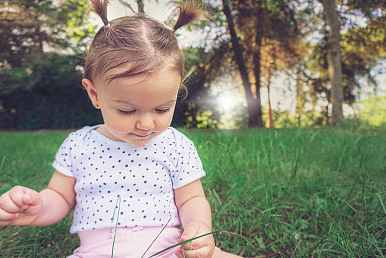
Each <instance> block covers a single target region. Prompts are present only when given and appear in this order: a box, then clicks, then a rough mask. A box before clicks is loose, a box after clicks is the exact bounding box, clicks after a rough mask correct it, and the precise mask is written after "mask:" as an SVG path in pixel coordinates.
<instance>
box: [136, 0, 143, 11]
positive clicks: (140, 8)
mask: <svg viewBox="0 0 386 258" xmlns="http://www.w3.org/2000/svg"><path fill="white" fill-rule="evenodd" d="M137 7H138V14H140V15H144V14H145V9H144V8H145V5H144V4H143V1H142V0H137Z"/></svg>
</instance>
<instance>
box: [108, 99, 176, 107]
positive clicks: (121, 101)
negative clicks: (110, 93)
mask: <svg viewBox="0 0 386 258" xmlns="http://www.w3.org/2000/svg"><path fill="white" fill-rule="evenodd" d="M112 101H113V102H116V103H119V104H120V103H123V104H129V105H134V104H133V103H130V102H128V101H125V100H119V99H117V100H112ZM176 101H177V100H176V99H173V100H170V101H167V102H165V103H162V104H159V105H157V106H162V105H169V104H173V103H174V102H176Z"/></svg>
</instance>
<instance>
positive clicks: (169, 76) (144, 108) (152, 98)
mask: <svg viewBox="0 0 386 258" xmlns="http://www.w3.org/2000/svg"><path fill="white" fill-rule="evenodd" d="M121 72H124V67H122V68H114V69H112V70H110V71H108V72H107V73H106V74H105V75H104V76H101V77H100V78H98V79H97V80H95V81H94V84H93V83H92V82H91V81H88V80H87V79H84V80H83V84H84V86H85V87H86V89H87V91H88V93H89V96H90V98H91V100H92V102H93V104H94V105H95V106H97V107H99V108H100V109H101V111H102V116H103V120H104V122H105V125H104V126H102V127H100V128H98V129H97V130H98V131H99V132H100V133H102V134H104V135H105V136H107V137H109V138H110V139H112V140H115V141H124V142H127V143H130V144H132V145H135V146H143V145H144V144H146V143H148V142H149V141H150V140H151V139H152V138H154V137H155V136H157V135H159V134H160V133H162V132H163V131H164V130H166V129H167V128H168V127H169V126H170V123H171V121H172V118H173V113H174V109H175V105H176V101H177V94H178V90H179V87H180V83H181V76H180V74H179V73H178V71H177V70H176V69H173V68H172V67H170V66H166V67H164V68H163V69H160V70H158V71H156V72H154V73H150V74H143V75H138V76H134V77H131V78H124V77H123V78H118V79H114V80H113V81H111V82H108V81H107V80H106V78H108V76H110V75H113V74H118V73H121ZM88 83H91V84H93V85H92V86H93V87H94V91H95V92H94V93H93V92H91V93H90V89H89V88H90V87H89V86H87V84H88Z"/></svg>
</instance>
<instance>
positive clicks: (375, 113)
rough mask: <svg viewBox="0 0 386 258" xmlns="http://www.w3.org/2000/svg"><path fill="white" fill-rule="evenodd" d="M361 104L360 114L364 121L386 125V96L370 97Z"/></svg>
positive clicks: (370, 123)
mask: <svg viewBox="0 0 386 258" xmlns="http://www.w3.org/2000/svg"><path fill="white" fill-rule="evenodd" d="M361 104H362V105H363V108H361V109H360V111H359V115H358V116H359V118H360V119H361V120H362V121H363V122H365V123H367V124H369V125H371V126H382V125H386V97H380V98H370V99H367V100H365V101H362V102H361Z"/></svg>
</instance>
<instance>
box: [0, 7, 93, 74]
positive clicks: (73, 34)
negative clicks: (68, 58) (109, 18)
mask: <svg viewBox="0 0 386 258" xmlns="http://www.w3.org/2000/svg"><path fill="white" fill-rule="evenodd" d="M87 8H88V4H87V0H80V1H76V0H61V1H59V2H56V3H53V2H52V1H47V0H36V1H28V0H5V1H2V2H1V3H0V34H1V35H2V36H1V38H0V49H1V52H0V70H4V69H8V70H9V69H11V68H12V67H20V66H21V65H22V64H23V63H24V62H28V61H30V60H33V59H35V57H36V56H37V55H42V54H44V51H46V50H48V49H49V50H50V51H60V50H65V51H68V50H69V49H68V48H71V47H73V50H76V49H77V48H78V47H79V46H80V45H81V44H82V43H83V41H82V40H84V39H86V38H87V37H88V36H89V34H90V33H93V27H92V26H87V25H84V23H83V20H84V18H85V14H86V12H87V11H88V9H87Z"/></svg>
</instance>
